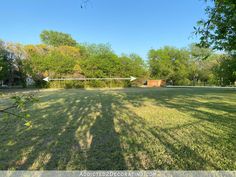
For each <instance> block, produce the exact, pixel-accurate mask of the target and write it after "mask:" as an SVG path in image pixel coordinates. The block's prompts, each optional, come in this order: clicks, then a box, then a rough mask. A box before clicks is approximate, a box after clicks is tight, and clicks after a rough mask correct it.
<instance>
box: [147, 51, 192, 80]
mask: <svg viewBox="0 0 236 177" xmlns="http://www.w3.org/2000/svg"><path fill="white" fill-rule="evenodd" d="M148 58H149V67H150V74H151V77H152V78H156V79H165V80H167V81H170V80H172V82H173V83H174V84H181V85H182V84H188V83H189V80H188V60H189V53H188V51H187V50H183V49H177V48H174V47H169V46H166V47H164V48H161V49H158V50H154V49H152V50H150V51H149V54H148Z"/></svg>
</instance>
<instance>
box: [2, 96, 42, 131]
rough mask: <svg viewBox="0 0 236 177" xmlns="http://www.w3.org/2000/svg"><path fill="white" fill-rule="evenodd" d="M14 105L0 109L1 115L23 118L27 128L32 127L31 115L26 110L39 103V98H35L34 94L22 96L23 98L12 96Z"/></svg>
mask: <svg viewBox="0 0 236 177" xmlns="http://www.w3.org/2000/svg"><path fill="white" fill-rule="evenodd" d="M11 99H12V100H13V104H12V105H11V106H9V107H7V108H4V109H0V113H3V114H7V115H13V116H15V117H18V118H21V119H22V120H23V121H24V125H25V126H27V127H31V126H32V122H31V121H30V120H28V119H29V118H30V114H29V113H28V112H27V111H26V108H27V107H28V106H29V105H30V104H32V103H35V102H37V101H38V98H36V97H35V95H34V94H28V95H21V96H12V97H11ZM13 109H15V110H17V112H16V113H15V112H13V111H11V110H13Z"/></svg>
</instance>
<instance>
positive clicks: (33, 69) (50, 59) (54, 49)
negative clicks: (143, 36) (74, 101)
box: [0, 30, 236, 88]
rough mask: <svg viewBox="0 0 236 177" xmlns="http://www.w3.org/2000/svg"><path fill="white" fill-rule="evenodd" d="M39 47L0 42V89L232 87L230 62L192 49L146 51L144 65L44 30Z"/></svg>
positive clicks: (235, 64)
mask: <svg viewBox="0 0 236 177" xmlns="http://www.w3.org/2000/svg"><path fill="white" fill-rule="evenodd" d="M40 38H41V41H42V44H38V45H32V44H30V45H22V44H16V43H9V42H4V41H0V81H1V85H9V86H14V85H21V86H23V87H26V86H27V82H26V81H27V78H31V80H32V81H33V83H34V86H36V87H64V88H72V87H116V86H123V87H127V86H131V83H130V82H128V81H80V82H78V81H53V82H50V83H46V82H45V81H43V78H44V77H48V76H49V77H60V78H67V77H85V78H88V77H96V78H104V77H129V76H135V77H137V78H138V79H137V81H135V82H134V83H132V85H142V84H143V83H144V82H145V81H146V80H147V79H164V80H166V81H167V83H168V84H173V85H232V84H233V83H234V82H235V80H236V72H235V70H236V69H235V68H236V61H235V60H236V59H235V57H233V55H229V54H217V53H215V52H213V50H212V49H210V48H203V47H199V46H197V45H196V44H191V45H190V46H188V47H186V48H183V49H178V48H175V47H170V46H165V47H163V48H160V49H151V50H149V52H148V60H147V61H145V60H144V59H142V58H141V57H140V56H139V55H137V54H130V55H121V56H118V55H117V54H116V53H115V52H114V51H113V50H112V48H111V47H110V46H109V45H108V44H81V43H78V42H77V41H76V40H75V39H73V38H72V37H71V35H69V34H66V33H62V32H56V31H48V30H45V31H43V32H42V33H41V34H40Z"/></svg>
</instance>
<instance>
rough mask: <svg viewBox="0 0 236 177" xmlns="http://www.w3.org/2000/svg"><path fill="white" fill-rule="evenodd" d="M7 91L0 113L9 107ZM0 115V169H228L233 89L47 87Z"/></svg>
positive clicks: (234, 121) (235, 142) (235, 115)
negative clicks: (27, 118)
mask: <svg viewBox="0 0 236 177" xmlns="http://www.w3.org/2000/svg"><path fill="white" fill-rule="evenodd" d="M9 96H10V95H9V94H4V95H2V96H0V97H1V99H0V108H1V107H4V106H7V104H9V99H8V98H9ZM38 97H39V99H40V101H39V103H37V104H34V105H33V106H31V107H30V114H31V119H32V122H33V127H31V128H27V127H26V126H24V125H23V123H22V122H21V121H20V120H19V119H17V118H14V117H4V116H1V115H0V142H1V143H0V169H1V170H3V169H4V170H6V169H30V170H34V169H50V170H52V169H60V170H62V169H67V170H75V169H77V170H83V169H88V170H98V169H103V170H120V169H130V170H134V169H150V170H151V169H158V170H164V169H168V170H174V169H175V170H179V169H184V170H236V162H235V159H236V91H235V90H226V89H225V90H224V89H201V88H199V89H193V88H181V89H180V88H174V89H171V88H165V89H164V88H163V89H141V88H140V89H137V88H131V89H120V90H80V89H77V90H76V89H69V90H54V91H43V92H40V93H38Z"/></svg>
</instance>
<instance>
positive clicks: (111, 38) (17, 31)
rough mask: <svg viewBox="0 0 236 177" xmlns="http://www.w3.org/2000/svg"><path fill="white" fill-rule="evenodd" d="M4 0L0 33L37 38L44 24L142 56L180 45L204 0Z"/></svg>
mask: <svg viewBox="0 0 236 177" xmlns="http://www.w3.org/2000/svg"><path fill="white" fill-rule="evenodd" d="M80 5H81V0H5V1H4V0H3V1H1V6H0V22H1V23H0V24H1V26H0V38H1V39H3V40H6V41H12V42H20V43H23V44H29V43H33V44H37V43H40V38H39V34H40V32H41V31H42V30H44V29H50V30H57V31H62V32H66V33H69V34H71V35H72V37H73V38H75V39H76V40H77V41H78V42H82V43H84V42H88V43H109V44H110V45H111V46H112V48H113V50H114V51H115V52H116V53H117V54H121V53H126V54H129V53H137V54H139V55H141V56H142V57H144V58H146V55H147V52H148V50H149V49H150V48H160V47H162V46H165V45H171V46H176V47H185V46H187V45H188V44H190V43H192V42H194V41H196V40H197V39H196V38H191V33H192V32H193V26H194V25H195V24H196V22H197V20H199V19H200V18H202V17H204V8H205V6H206V4H205V2H204V1H203V0H90V2H89V3H88V4H87V7H86V8H83V9H81V8H80Z"/></svg>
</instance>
